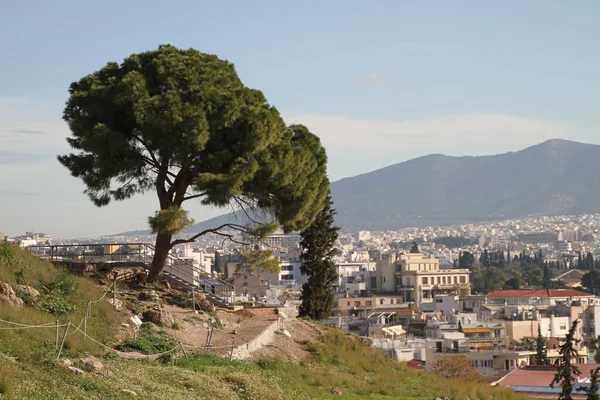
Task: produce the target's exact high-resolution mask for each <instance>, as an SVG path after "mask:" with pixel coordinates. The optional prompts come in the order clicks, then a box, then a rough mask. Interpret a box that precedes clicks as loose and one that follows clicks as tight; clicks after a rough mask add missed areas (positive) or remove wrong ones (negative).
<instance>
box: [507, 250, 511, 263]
mask: <svg viewBox="0 0 600 400" xmlns="http://www.w3.org/2000/svg"><path fill="white" fill-rule="evenodd" d="M506 263H507V264H512V259H511V258H510V249H508V255H507V256H506Z"/></svg>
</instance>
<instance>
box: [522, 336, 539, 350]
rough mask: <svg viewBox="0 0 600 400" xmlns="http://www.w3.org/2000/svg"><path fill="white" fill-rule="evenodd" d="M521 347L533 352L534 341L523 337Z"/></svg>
mask: <svg viewBox="0 0 600 400" xmlns="http://www.w3.org/2000/svg"><path fill="white" fill-rule="evenodd" d="M521 346H523V349H524V350H526V351H533V350H535V347H536V341H535V340H534V339H533V338H530V337H524V338H523V339H521Z"/></svg>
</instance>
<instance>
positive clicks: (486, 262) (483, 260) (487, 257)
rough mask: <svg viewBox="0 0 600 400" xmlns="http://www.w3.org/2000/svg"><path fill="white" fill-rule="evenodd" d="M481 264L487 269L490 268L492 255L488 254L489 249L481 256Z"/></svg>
mask: <svg viewBox="0 0 600 400" xmlns="http://www.w3.org/2000/svg"><path fill="white" fill-rule="evenodd" d="M481 264H483V266H485V267H489V266H490V255H489V254H488V251H487V249H485V250H483V254H482V255H481Z"/></svg>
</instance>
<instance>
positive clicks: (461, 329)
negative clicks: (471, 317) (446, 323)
mask: <svg viewBox="0 0 600 400" xmlns="http://www.w3.org/2000/svg"><path fill="white" fill-rule="evenodd" d="M458 331H459V332H461V333H463V332H464V331H463V327H462V322H460V319H459V320H458Z"/></svg>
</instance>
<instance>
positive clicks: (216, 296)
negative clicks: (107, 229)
mask: <svg viewBox="0 0 600 400" xmlns="http://www.w3.org/2000/svg"><path fill="white" fill-rule="evenodd" d="M28 249H29V251H30V252H31V253H32V254H35V255H37V256H38V257H41V258H46V259H49V260H50V261H51V262H69V263H85V264H98V263H105V264H109V265H111V266H112V267H113V268H123V267H141V268H144V269H145V270H149V269H150V265H151V264H152V259H153V257H154V253H155V248H154V246H152V245H151V244H148V243H106V244H104V243H102V244H74V245H46V246H30V247H29V248H28ZM163 274H164V275H165V276H167V277H169V278H172V279H175V280H176V281H178V282H179V283H181V284H182V285H183V286H187V287H188V289H190V290H191V288H195V289H197V290H200V291H202V292H204V293H205V294H206V295H207V296H208V297H209V298H210V299H211V300H213V301H215V302H218V303H221V304H222V305H225V306H231V305H233V304H234V299H235V294H234V293H235V292H234V287H233V285H231V284H230V283H229V282H226V281H224V280H223V279H221V278H220V277H219V276H218V275H216V274H213V273H209V272H206V271H204V270H202V269H201V268H199V267H198V266H196V265H194V263H193V262H192V261H191V260H185V259H182V258H179V257H177V256H174V255H172V254H169V255H168V256H167V260H166V263H165V267H164V270H163Z"/></svg>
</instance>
